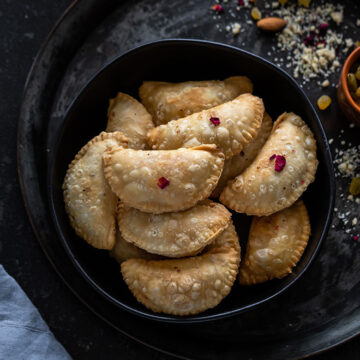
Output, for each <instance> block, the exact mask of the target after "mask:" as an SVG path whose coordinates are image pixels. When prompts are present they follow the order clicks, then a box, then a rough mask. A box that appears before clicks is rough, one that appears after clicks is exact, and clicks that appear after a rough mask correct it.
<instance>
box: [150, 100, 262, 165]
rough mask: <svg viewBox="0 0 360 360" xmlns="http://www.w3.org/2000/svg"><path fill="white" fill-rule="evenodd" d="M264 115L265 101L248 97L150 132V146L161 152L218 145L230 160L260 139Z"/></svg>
mask: <svg viewBox="0 0 360 360" xmlns="http://www.w3.org/2000/svg"><path fill="white" fill-rule="evenodd" d="M263 115H264V104H263V102H262V100H261V99H260V98H258V97H256V96H253V95H251V94H244V95H240V96H238V97H237V98H236V99H234V100H232V101H229V102H226V103H224V104H222V105H219V106H216V107H214V108H211V109H208V110H203V111H201V112H198V113H195V114H192V115H189V116H187V117H185V118H182V119H178V120H173V121H170V122H169V123H167V124H166V125H160V126H158V127H156V128H154V129H153V130H151V131H150V132H149V133H148V143H149V145H150V146H151V147H152V149H160V150H166V149H178V148H181V147H193V146H198V145H200V144H216V145H217V147H218V148H219V149H220V150H221V151H222V152H223V153H224V154H225V157H226V159H228V158H230V157H232V156H234V155H236V154H239V153H240V152H241V150H242V149H243V148H244V147H245V146H246V145H247V144H248V143H250V142H251V141H252V139H254V138H255V137H256V135H257V133H258V130H259V128H260V126H261V122H262V118H263Z"/></svg>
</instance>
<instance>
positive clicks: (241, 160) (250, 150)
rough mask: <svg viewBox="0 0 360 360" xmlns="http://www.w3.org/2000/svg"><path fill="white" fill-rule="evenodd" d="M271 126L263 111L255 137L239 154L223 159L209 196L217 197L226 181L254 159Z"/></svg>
mask: <svg viewBox="0 0 360 360" xmlns="http://www.w3.org/2000/svg"><path fill="white" fill-rule="evenodd" d="M271 128H272V120H271V117H270V116H269V114H267V113H265V115H264V118H263V121H262V124H261V126H260V129H259V132H258V134H257V136H256V138H255V139H254V140H253V141H251V142H250V143H249V144H248V145H247V146H245V148H244V150H243V151H241V152H240V154H237V155H234V156H233V157H232V158H230V159H228V160H225V162H224V169H223V172H222V174H221V176H220V179H219V182H218V184H217V185H216V188H215V189H214V191H213V192H212V194H211V197H213V198H217V197H218V196H219V195H220V193H221V192H222V190H223V189H224V187H225V186H226V184H227V182H228V181H229V180H231V179H234V178H235V177H236V176H238V175H240V174H241V173H242V172H243V171H244V170H245V169H246V168H247V167H248V166H249V165H250V164H251V163H252V162H253V161H254V159H255V157H256V155H257V154H258V153H259V151H260V150H261V148H262V147H263V146H264V144H265V142H266V140H267V138H268V137H269V135H270V132H271Z"/></svg>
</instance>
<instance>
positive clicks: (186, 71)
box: [47, 39, 335, 323]
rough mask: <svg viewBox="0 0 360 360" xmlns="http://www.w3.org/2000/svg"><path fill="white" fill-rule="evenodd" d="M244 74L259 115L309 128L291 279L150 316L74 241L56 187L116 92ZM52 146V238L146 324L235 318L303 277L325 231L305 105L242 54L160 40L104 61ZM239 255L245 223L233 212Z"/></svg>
mask: <svg viewBox="0 0 360 360" xmlns="http://www.w3.org/2000/svg"><path fill="white" fill-rule="evenodd" d="M234 75H246V76H248V77H250V79H251V80H252V81H253V83H254V94H255V95H257V96H260V97H261V98H263V100H264V103H265V107H266V110H267V112H268V113H269V114H270V115H271V116H272V117H273V119H276V118H277V117H278V116H279V115H280V114H281V113H283V112H284V111H293V112H295V113H297V114H298V115H300V116H301V117H302V118H303V119H304V120H305V121H306V123H307V124H308V125H309V126H310V128H311V130H312V131H313V133H314V135H315V138H316V140H317V145H318V153H317V156H318V159H319V167H318V171H317V174H316V180H315V182H314V183H313V184H311V185H310V186H309V188H308V190H307V191H306V192H305V194H304V196H303V199H304V201H305V203H306V206H307V208H308V211H309V216H310V221H311V226H312V233H311V237H310V239H309V243H308V246H307V248H306V250H305V252H304V254H303V256H302V258H301V259H300V261H299V263H298V264H297V266H296V267H295V269H294V271H293V273H292V274H290V275H288V276H286V277H285V278H283V279H281V280H272V281H270V282H268V283H266V284H262V285H257V286H253V287H244V286H240V285H239V284H238V283H237V282H236V283H235V284H234V287H233V289H232V291H231V293H230V294H229V296H228V297H227V298H225V299H224V300H223V301H222V302H221V303H220V304H219V305H218V306H217V307H215V308H213V309H210V310H208V311H205V312H203V313H201V314H198V315H196V316H189V317H178V316H171V315H165V314H155V313H153V312H151V311H150V310H148V309H146V308H145V307H144V306H143V305H141V304H140V303H138V302H137V301H136V299H135V298H134V296H133V295H132V294H131V292H130V291H129V290H128V288H127V286H126V284H125V283H124V281H123V280H122V277H121V273H120V269H119V265H118V264H117V263H116V262H115V260H113V259H111V258H110V257H109V254H108V252H107V251H103V250H97V249H94V248H92V247H91V246H89V245H88V244H86V242H85V241H83V240H82V239H80V238H79V237H77V236H76V234H75V232H74V230H73V229H72V228H71V226H70V224H69V220H68V217H67V215H66V213H65V208H64V202H63V194H62V190H61V185H62V182H63V179H64V176H65V172H66V170H67V167H68V165H69V163H70V162H71V161H72V159H73V158H74V156H75V155H76V153H77V152H78V151H79V149H80V148H81V147H82V146H83V145H85V144H86V143H87V142H88V141H89V140H90V139H91V138H92V137H94V136H96V135H98V134H99V133H100V132H101V131H103V130H104V129H105V127H106V122H107V116H106V114H107V107H108V102H109V99H110V98H112V97H115V95H116V94H117V92H118V91H122V92H125V93H128V94H130V95H132V96H134V97H138V89H139V86H140V85H141V83H142V82H143V81H144V80H158V81H171V82H178V81H187V80H209V79H224V78H226V77H229V76H234ZM56 138H57V139H58V142H57V144H54V151H51V152H50V154H53V155H52V157H51V158H50V166H49V170H48V184H47V186H48V200H49V203H50V208H51V212H52V218H53V221H54V223H55V226H56V229H57V232H58V235H59V237H60V239H61V242H62V244H63V246H64V247H65V250H66V252H67V254H68V255H69V257H70V258H71V260H72V262H73V264H74V266H75V267H76V268H77V270H78V271H79V272H80V273H81V274H82V275H83V276H84V278H85V279H86V280H87V281H88V282H89V283H90V284H91V285H92V286H93V287H94V288H95V289H96V290H97V291H98V292H99V293H100V294H102V295H103V296H104V297H105V298H106V299H107V300H108V301H110V302H112V303H114V304H116V305H117V306H119V307H120V308H122V309H125V310H127V311H129V312H131V313H133V314H135V315H138V316H142V317H145V318H148V319H152V320H157V321H165V322H173V323H191V322H205V321H209V320H217V319H221V318H224V317H228V316H231V315H235V314H239V313H241V312H243V311H246V310H249V309H252V308H254V307H256V306H259V305H260V304H264V303H265V302H267V301H269V300H270V299H273V298H274V297H275V296H277V295H279V294H280V293H282V292H283V291H285V290H286V289H287V288H288V287H289V286H291V285H292V284H294V283H295V281H296V280H297V279H298V278H299V277H300V276H301V275H302V274H303V273H304V272H305V270H306V269H307V268H308V266H309V265H310V263H311V262H312V261H313V260H314V257H315V255H316V253H317V251H318V250H319V247H320V244H321V242H322V240H323V239H324V237H325V236H326V233H327V230H328V228H329V223H330V219H331V214H332V210H333V203H334V192H335V183H334V172H333V165H332V159H331V154H330V150H329V145H328V143H327V140H326V136H325V133H324V130H323V128H322V126H321V123H320V121H319V118H318V116H317V114H316V112H315V110H314V108H313V107H312V105H311V103H310V101H309V100H308V98H307V97H306V95H305V94H304V92H303V91H302V90H301V88H300V87H299V86H298V84H297V83H296V82H295V81H294V80H293V79H292V78H291V77H290V76H289V75H287V73H285V72H284V71H282V70H281V69H279V68H278V67H277V66H275V65H273V64H271V63H270V62H268V61H266V60H264V59H262V58H260V57H258V56H256V55H253V54H251V53H249V52H246V51H244V50H241V49H238V48H235V47H231V46H227V45H223V44H218V43H213V42H208V41H201V40H184V39H176V40H172V39H170V40H161V41H157V42H153V43H150V44H146V45H142V46H139V47H137V48H135V49H133V50H131V51H128V52H126V53H125V54H122V55H120V56H119V57H117V58H116V59H114V60H113V61H111V62H110V63H108V64H106V65H105V66H104V67H103V68H102V69H101V70H100V71H99V72H98V73H97V74H96V75H95V76H94V77H93V78H91V79H90V80H89V82H88V83H87V85H86V86H85V87H84V88H83V89H82V91H81V92H80V93H79V95H78V96H77V97H76V99H74V101H73V103H72V105H71V106H70V108H69V110H68V111H67V113H66V115H65V116H64V118H63V125H62V128H61V130H59V133H58V134H56ZM233 219H234V223H235V226H236V228H237V231H238V233H239V236H240V239H241V243H242V247H243V250H244V247H245V244H246V239H247V233H248V229H249V223H250V218H249V217H246V216H244V215H240V214H236V213H234V215H233Z"/></svg>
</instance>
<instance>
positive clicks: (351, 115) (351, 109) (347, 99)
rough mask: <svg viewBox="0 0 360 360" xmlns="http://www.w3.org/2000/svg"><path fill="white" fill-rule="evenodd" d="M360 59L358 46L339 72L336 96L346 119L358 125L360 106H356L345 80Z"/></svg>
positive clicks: (359, 122) (359, 124)
mask: <svg viewBox="0 0 360 360" xmlns="http://www.w3.org/2000/svg"><path fill="white" fill-rule="evenodd" d="M359 60H360V47H358V48H356V49H355V50H354V51H353V52H352V53H351V54H350V55H349V57H348V58H347V59H346V61H345V64H344V67H343V69H342V72H341V76H340V81H339V86H338V90H337V97H338V101H339V105H340V108H341V110H342V111H343V113H344V114H345V116H346V117H347V119H348V120H349V121H351V122H353V123H354V124H356V125H357V126H360V106H358V105H357V104H356V103H355V101H354V99H353V98H352V97H351V95H350V91H349V88H348V85H347V81H346V75H347V74H348V73H349V71H350V69H351V68H352V66H353V65H354V64H355V63H356V62H357V61H359Z"/></svg>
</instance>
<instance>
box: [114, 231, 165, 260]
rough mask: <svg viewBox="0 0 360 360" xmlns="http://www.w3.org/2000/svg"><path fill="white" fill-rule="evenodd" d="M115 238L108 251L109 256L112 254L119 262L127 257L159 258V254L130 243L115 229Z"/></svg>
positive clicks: (127, 258)
mask: <svg viewBox="0 0 360 360" xmlns="http://www.w3.org/2000/svg"><path fill="white" fill-rule="evenodd" d="M115 239H116V240H115V246H114V247H113V248H112V250H111V251H110V256H112V257H113V258H114V259H115V260H116V261H117V262H118V263H119V264H121V263H122V262H123V261H125V260H129V259H146V260H155V259H160V258H161V256H157V255H154V254H149V253H147V252H146V251H145V250H142V249H139V248H138V247H136V246H135V245H133V244H130V243H129V242H127V241H126V240H125V239H124V238H123V237H122V236H121V233H120V231H119V230H117V231H116V237H115Z"/></svg>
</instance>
